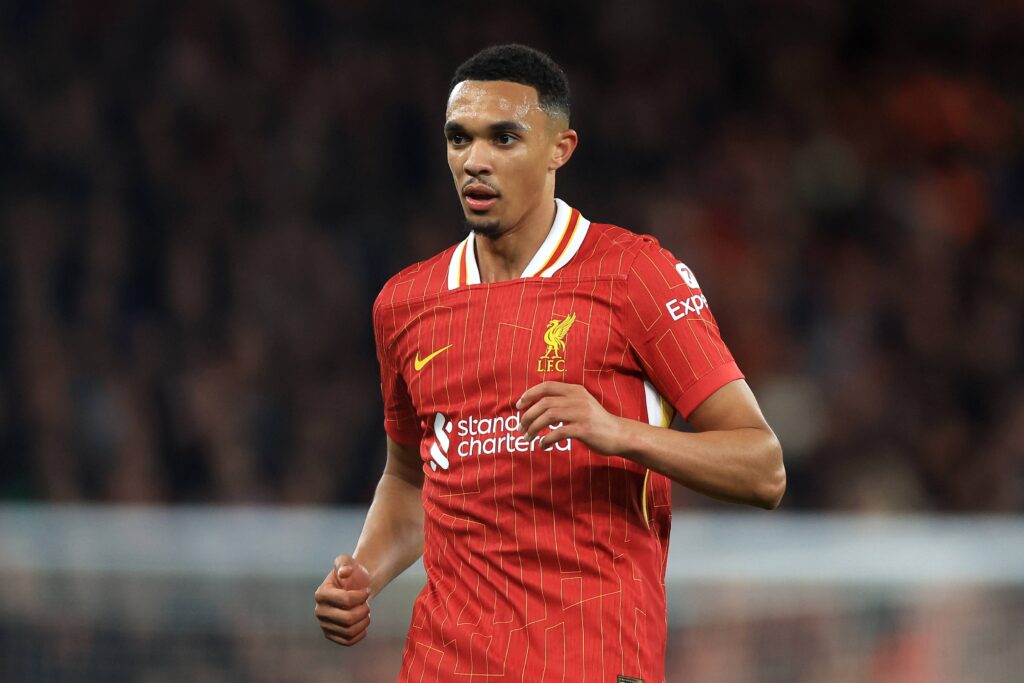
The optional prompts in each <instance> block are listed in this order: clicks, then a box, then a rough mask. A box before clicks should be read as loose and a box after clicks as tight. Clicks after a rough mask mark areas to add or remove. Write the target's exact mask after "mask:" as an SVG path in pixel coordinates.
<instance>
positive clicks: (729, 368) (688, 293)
mask: <svg viewBox="0 0 1024 683" xmlns="http://www.w3.org/2000/svg"><path fill="white" fill-rule="evenodd" d="M627 277H628V281H627V287H626V291H627V298H628V302H627V303H626V306H625V320H626V330H627V334H628V335H629V342H630V345H631V346H632V347H633V349H634V351H635V353H636V356H637V359H638V361H639V363H640V366H641V367H642V368H643V371H644V374H645V375H647V378H648V379H649V380H650V381H651V383H652V384H654V388H655V389H657V390H658V393H659V394H661V395H662V396H663V397H664V398H666V399H667V400H668V401H669V402H670V403H671V404H672V405H673V406H674V407H675V409H676V410H677V411H679V413H681V414H682V415H683V417H689V415H690V413H692V412H693V410H694V409H695V408H696V407H697V406H699V405H700V404H701V403H703V402H704V400H705V399H706V398H708V397H709V396H711V394H713V393H715V392H716V391H717V390H718V389H720V388H721V387H722V386H724V385H725V384H728V383H729V382H732V381H733V380H737V379H742V378H743V373H742V372H740V369H739V367H737V365H736V362H735V361H734V360H733V357H732V354H731V353H730V352H729V349H728V347H726V345H725V342H723V341H722V337H721V334H720V333H719V331H718V323H716V322H715V318H714V316H712V315H711V310H710V309H709V308H708V301H707V299H706V298H705V296H704V294H703V292H701V290H700V285H699V284H698V283H697V278H696V277H694V275H693V271H691V270H690V269H689V268H688V267H687V266H685V265H684V264H682V263H680V262H679V260H678V259H676V258H675V257H674V256H673V255H672V254H671V253H670V252H669V251H668V250H667V249H663V248H661V247H660V246H659V245H658V243H657V242H656V241H654V240H652V241H651V242H650V243H649V244H648V245H646V246H644V248H643V249H642V250H641V251H640V253H639V254H638V255H637V257H636V259H635V260H634V261H633V264H632V266H630V270H629V273H628V274H627Z"/></svg>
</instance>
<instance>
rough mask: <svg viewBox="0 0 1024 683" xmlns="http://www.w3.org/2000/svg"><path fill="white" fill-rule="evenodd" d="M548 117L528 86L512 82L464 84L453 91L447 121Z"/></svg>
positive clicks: (534, 92) (456, 86) (449, 101)
mask: <svg viewBox="0 0 1024 683" xmlns="http://www.w3.org/2000/svg"><path fill="white" fill-rule="evenodd" d="M537 115H541V116H546V114H545V113H544V110H543V109H541V108H540V103H539V102H538V100H537V91H536V89H534V88H533V87H531V86H529V85H523V84H522V83H512V82H511V81H462V82H461V83H457V84H456V85H455V87H454V88H452V92H451V95H449V97H448V108H447V111H446V112H445V117H446V118H447V119H448V120H449V121H458V120H462V119H471V118H478V117H482V118H499V119H506V120H513V121H525V120H526V119H529V118H532V117H535V116H537Z"/></svg>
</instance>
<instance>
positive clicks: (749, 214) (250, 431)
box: [0, 0, 1024, 511]
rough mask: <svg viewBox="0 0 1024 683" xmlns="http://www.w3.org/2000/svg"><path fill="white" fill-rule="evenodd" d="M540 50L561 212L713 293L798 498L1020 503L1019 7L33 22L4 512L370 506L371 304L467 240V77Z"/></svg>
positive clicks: (2, 93)
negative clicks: (558, 75)
mask: <svg viewBox="0 0 1024 683" xmlns="http://www.w3.org/2000/svg"><path fill="white" fill-rule="evenodd" d="M513 40H514V41H517V42H525V43H528V44H531V45H533V46H535V47H538V48H540V49H543V50H545V51H548V52H549V53H550V54H551V55H552V56H553V57H554V58H555V59H556V61H558V62H560V63H561V64H562V65H563V66H564V67H565V68H566V70H567V72H568V74H569V77H570V80H571V84H572V87H573V126H574V128H576V129H577V130H578V131H579V132H580V136H581V146H580V149H579V151H578V152H577V155H576V156H575V157H574V159H573V161H572V162H571V163H570V164H569V166H567V167H566V168H565V169H564V170H563V171H561V172H560V173H559V190H558V195H559V196H560V197H562V198H564V199H565V200H566V201H568V202H569V203H570V204H572V205H574V206H577V207H579V208H580V209H581V211H582V212H583V214H584V215H586V216H588V217H589V218H591V219H592V220H598V221H602V222H613V223H617V224H620V225H624V226H626V227H629V228H631V229H633V230H635V231H637V232H647V233H651V234H653V235H655V236H656V237H658V239H659V240H661V242H662V243H663V244H664V245H665V246H667V247H669V248H670V249H671V250H672V251H673V252H674V253H675V254H676V255H677V256H678V257H679V258H681V259H683V260H684V261H686V262H687V263H688V264H689V265H690V266H691V267H692V268H693V269H694V271H695V272H696V273H697V276H698V277H699V278H700V280H701V283H702V285H703V287H704V291H705V293H706V294H707V295H708V298H709V301H710V303H711V307H712V309H713V310H714V312H715V315H716V317H717V318H718V320H719V323H720V325H721V327H722V329H723V333H724V336H725V339H726V341H727V342H728V343H729V345H730V346H731V348H732V350H733V353H734V355H735V356H736V357H737V359H738V360H739V362H740V366H741V368H743V369H744V371H745V372H746V373H747V375H748V380H749V382H750V383H751V385H752V386H753V387H754V389H755V392H756V393H757V394H758V397H759V398H760V400H761V403H762V406H763V408H764V409H765V412H766V414H767V416H768V418H769V421H770V422H771V423H772V425H773V426H774V427H775V428H776V430H777V431H778V433H779V435H780V437H781V439H782V442H783V446H784V449H785V454H786V459H787V469H788V472H789V492H788V494H787V498H786V500H785V502H784V505H785V506H786V507H788V508H790V509H799V508H816V509H820V508H831V509H844V510H863V511H873V510H940V511H941V510H950V511H1020V510H1022V509H1024V383H1022V381H1021V378H1022V371H1024V313H1022V311H1024V135H1022V130H1024V128H1022V124H1024V7H1022V6H1021V5H1020V4H1019V3H1002V2H996V1H995V0H982V1H970V0H942V1H940V2H935V1H934V0H931V1H930V2H924V1H923V0H910V1H908V2H902V3H884V2H867V3H844V2H839V1H838V0H829V1H824V0H818V1H813V2H812V1H809V0H784V1H779V2H763V1H759V0H746V1H739V0H736V1H732V2H724V3H723V2H717V1H713V0H706V1H701V2H695V3H685V4H684V3H670V2H667V1H665V2H655V1H652V0H635V1H634V2H629V3H612V2H607V3H593V2H579V1H575V2H568V3H556V4H550V3H545V4H537V5H536V6H535V7H533V8H531V7H530V4H529V3H527V4H526V5H520V4H509V3H498V4H497V5H494V6H470V5H466V4H464V3H462V4H451V5H446V4H444V3H441V4H434V3H423V4H413V3H404V2H396V1H394V0H391V1H388V0H377V1H375V2H369V1H367V0H348V1H346V2H334V1H333V0H292V1H289V2H244V1H243V0H223V1H221V2H209V1H201V2H200V1H196V0H186V1H183V2H177V3H162V2H157V1H155V0H145V1H143V2H127V1H124V0H106V1H104V2H91V3H78V2H70V1H67V0H65V1H64V2H57V1H50V2H46V1H34V2H24V1H21V2H13V3H5V5H4V7H3V8H2V9H0V149H2V150H3V152H2V157H0V212H2V213H0V216H2V218H0V326H2V329H3V334H2V335H0V453H2V458H0V498H3V499H8V500H11V499H29V500H52V501H80V500H98V501H137V502H187V501H215V502H254V503H261V502H268V503H273V502H281V503H356V502H365V501H368V500H369V498H370V496H371V495H372V491H373V487H374V485H375V483H376V480H377V478H378V476H379V473H380V471H381V468H382V466H383V458H384V438H383V430H382V424H381V407H380V398H379V385H378V382H379V379H378V375H377V367H376V361H375V357H374V351H373V338H372V326H371V325H370V308H371V304H372V301H373V299H374V297H375V296H376V293H377V291H378V290H379V288H380V286H381V285H382V284H383V282H384V281H385V280H386V279H387V278H388V277H389V276H390V275H391V274H393V273H394V272H396V271H397V270H399V269H400V268H401V267H403V266H405V265H407V264H409V263H412V262H413V261H415V260H418V259H421V258H426V257H428V256H430V255H432V254H434V253H436V252H437V251H439V250H441V249H443V248H445V247H446V246H448V245H449V244H452V243H454V242H455V241H456V240H458V239H459V238H460V232H461V230H462V227H461V212H460V209H459V206H458V203H457V199H456V196H455V193H454V191H453V189H452V186H451V181H450V175H449V174H448V170H447V166H446V164H445V160H444V139H443V136H442V134H441V125H442V122H443V112H444V104H445V99H446V96H447V87H448V80H449V78H450V75H451V73H452V71H453V70H454V68H455V67H456V66H457V65H458V64H459V63H460V62H461V61H462V60H463V59H465V58H466V57H468V56H469V55H471V54H472V53H473V52H475V51H476V50H477V49H479V48H481V47H483V46H486V45H488V44H492V43H496V42H509V41H513ZM678 493H679V495H678V496H677V501H678V502H679V503H680V504H683V505H694V506H701V505H707V504H708V503H706V501H704V500H703V499H700V498H699V497H697V496H695V495H690V494H687V493H686V492H684V491H679V492H678Z"/></svg>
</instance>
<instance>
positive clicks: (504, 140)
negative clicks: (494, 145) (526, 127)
mask: <svg viewBox="0 0 1024 683" xmlns="http://www.w3.org/2000/svg"><path fill="white" fill-rule="evenodd" d="M494 139H495V140H497V141H498V144H499V145H511V144H512V143H513V142H515V141H516V136H515V135H512V134H511V133H498V134H497V135H496V136H495V137H494Z"/></svg>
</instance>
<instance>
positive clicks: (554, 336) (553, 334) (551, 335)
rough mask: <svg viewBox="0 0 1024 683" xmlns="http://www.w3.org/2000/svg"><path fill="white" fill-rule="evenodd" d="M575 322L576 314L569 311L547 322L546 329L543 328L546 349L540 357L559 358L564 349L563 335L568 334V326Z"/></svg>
mask: <svg viewBox="0 0 1024 683" xmlns="http://www.w3.org/2000/svg"><path fill="white" fill-rule="evenodd" d="M574 322H576V314H575V313H570V314H569V315H567V316H566V317H565V318H564V319H562V320H559V319H558V318H555V319H554V320H552V321H551V322H549V323H548V329H546V330H544V343H545V344H547V345H548V350H547V351H546V352H545V353H544V355H543V356H541V358H561V357H562V352H563V351H565V335H567V334H569V328H570V327H572V324H573V323H574Z"/></svg>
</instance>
